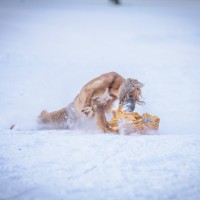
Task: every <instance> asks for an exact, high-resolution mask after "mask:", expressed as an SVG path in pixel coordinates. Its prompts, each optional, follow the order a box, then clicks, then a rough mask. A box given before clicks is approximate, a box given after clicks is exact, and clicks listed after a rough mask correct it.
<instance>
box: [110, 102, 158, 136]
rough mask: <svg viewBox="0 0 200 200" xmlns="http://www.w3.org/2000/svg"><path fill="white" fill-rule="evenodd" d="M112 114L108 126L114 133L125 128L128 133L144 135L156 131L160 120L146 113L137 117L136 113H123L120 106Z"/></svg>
mask: <svg viewBox="0 0 200 200" xmlns="http://www.w3.org/2000/svg"><path fill="white" fill-rule="evenodd" d="M112 113H113V116H112V119H111V120H110V121H109V125H110V127H112V129H113V130H115V131H119V130H120V128H125V129H126V130H128V131H127V132H129V133H131V132H139V133H145V132H146V131H149V130H157V129H158V128H159V122H160V119H159V118H158V117H157V116H152V115H150V114H148V113H144V114H143V115H139V114H138V113H137V112H127V111H123V110H122V105H121V104H120V105H119V108H118V110H113V111H112Z"/></svg>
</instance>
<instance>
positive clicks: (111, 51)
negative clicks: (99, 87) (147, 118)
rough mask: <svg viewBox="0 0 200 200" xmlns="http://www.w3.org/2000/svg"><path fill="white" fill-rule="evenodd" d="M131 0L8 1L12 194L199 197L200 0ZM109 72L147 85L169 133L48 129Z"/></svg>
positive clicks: (0, 53)
mask: <svg viewBox="0 0 200 200" xmlns="http://www.w3.org/2000/svg"><path fill="white" fill-rule="evenodd" d="M122 3H123V5H121V6H114V5H112V4H111V3H110V2H108V1H100V0H94V1H92V0H87V1H81V0H76V1H72V0H71V1H70V0H66V1H64V0H58V1H45V0H41V1H38V0H36V1H28V0H21V1H20V0H19V1H18V0H16V1H13V0H7V1H6V0H1V1H0V97H1V98H0V199H1V200H2V199H20V200H21V199H25V200H28V199H37V200H38V199H39V200H40V199H56V200H57V199H120V200H121V199H131V200H132V199H136V200H137V199H142V200H144V199H145V200H146V199H164V200H165V199H178V200H179V199H180V200H185V199H188V200H189V199H194V200H197V199H200V186H199V185H200V135H199V133H200V126H199V122H200V120H199V113H200V107H199V102H200V92H199V88H200V87H199V86H200V79H199V74H200V56H199V55H200V26H199V21H200V2H199V1H195V0H191V1H189V0H188V1H186V0H184V1H177V0H176V1H165V0H162V1H158V0H150V1H147V0H142V1H137V0H133V1H131V0H126V1H125V0H124V1H122ZM109 71H116V72H118V73H119V74H121V75H122V76H124V77H127V78H136V79H138V80H139V81H141V82H142V83H144V84H145V86H144V88H143V97H144V100H145V102H146V104H145V105H144V106H142V107H141V106H136V111H137V112H139V113H140V114H142V113H144V112H148V113H150V114H152V115H157V116H158V117H160V119H161V123H160V129H159V131H158V132H156V133H154V134H151V135H132V136H125V135H112V134H103V133H101V132H100V131H99V130H97V129H95V128H94V127H93V125H91V127H89V128H88V129H87V130H73V131H70V130H62V131H58V130H38V126H37V120H36V119H37V116H38V114H39V113H40V112H41V111H42V110H43V109H47V110H48V111H53V110H56V109H60V108H62V107H65V106H67V105H68V104H69V103H70V102H71V101H72V100H73V99H74V97H75V96H76V95H77V93H78V92H79V91H80V89H81V87H82V86H83V85H84V84H85V83H87V82H88V81H89V80H91V79H92V78H94V77H96V76H99V75H100V74H102V73H106V72H109ZM12 124H16V127H15V129H14V130H12V131H11V130H9V127H10V126H11V125H12Z"/></svg>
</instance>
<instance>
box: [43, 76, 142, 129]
mask: <svg viewBox="0 0 200 200" xmlns="http://www.w3.org/2000/svg"><path fill="white" fill-rule="evenodd" d="M142 86H143V84H142V83H140V82H139V81H137V80H136V79H127V80H126V79H124V78H123V77H122V76H120V75H119V74H117V73H116V72H109V73H106V74H102V75H101V76H99V77H97V78H95V79H93V80H91V81H90V82H88V83H87V84H86V85H85V86H83V88H82V90H81V91H80V93H79V94H78V95H77V96H76V97H75V99H74V101H73V102H72V103H71V104H69V106H68V107H66V108H62V109H60V110H58V111H55V112H50V113H48V112H46V111H42V112H41V114H40V116H39V121H40V122H41V123H42V124H45V125H47V126H48V128H69V129H73V128H74V127H75V126H74V125H75V124H78V122H80V121H81V120H83V121H84V120H86V118H95V120H96V123H97V125H98V127H99V128H100V129H101V130H102V131H104V132H113V130H112V128H111V127H109V125H108V122H107V120H106V116H105V113H108V112H110V111H111V109H112V106H113V103H114V102H115V101H116V100H117V99H119V100H120V101H123V99H126V98H127V96H128V97H129V98H130V97H131V98H133V99H134V101H135V103H138V104H141V103H143V102H142V101H140V96H141V87H142Z"/></svg>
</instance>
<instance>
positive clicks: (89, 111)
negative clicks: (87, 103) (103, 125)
mask: <svg viewBox="0 0 200 200" xmlns="http://www.w3.org/2000/svg"><path fill="white" fill-rule="evenodd" d="M81 112H82V113H84V114H85V115H86V116H87V117H91V116H92V115H93V114H94V112H93V109H92V107H85V108H83V109H82V110H81Z"/></svg>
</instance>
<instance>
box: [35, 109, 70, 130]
mask: <svg viewBox="0 0 200 200" xmlns="http://www.w3.org/2000/svg"><path fill="white" fill-rule="evenodd" d="M67 119H68V114H67V109H66V108H62V109H60V110H57V111H54V112H47V111H45V110H44V111H42V112H41V113H40V115H39V117H38V120H39V123H41V124H44V125H47V126H48V127H50V128H51V127H54V128H64V126H65V124H66V122H67Z"/></svg>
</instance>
